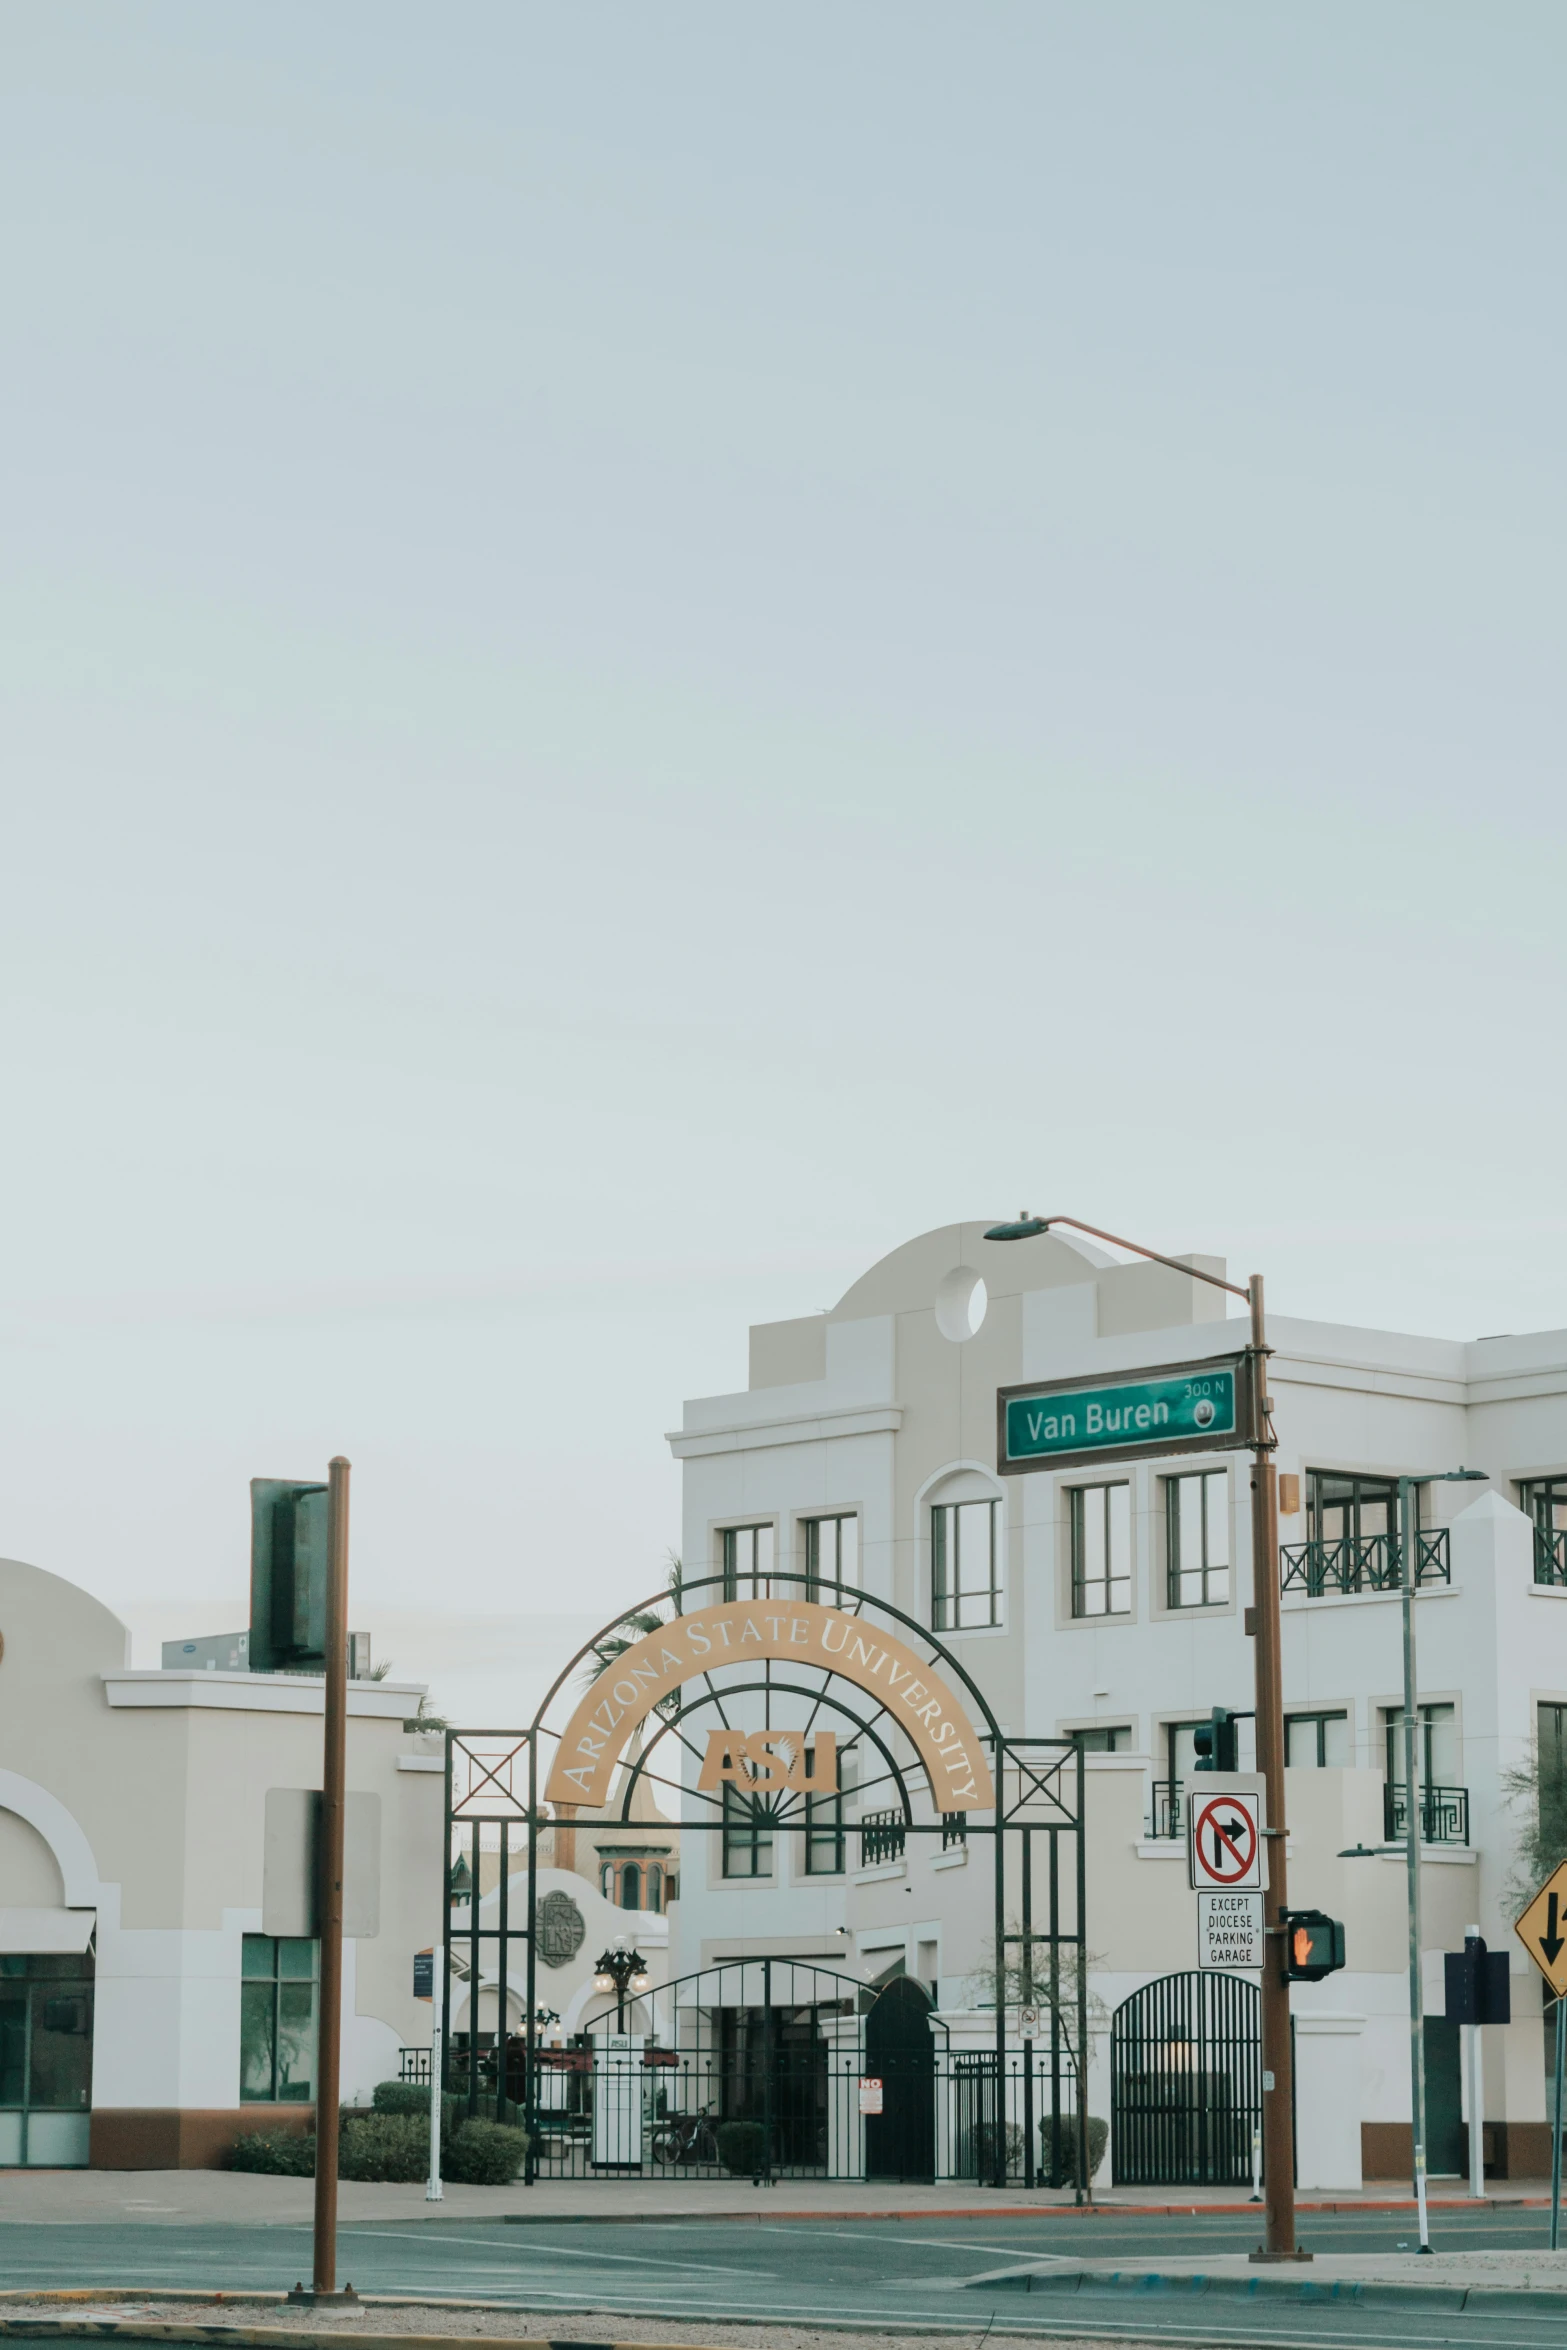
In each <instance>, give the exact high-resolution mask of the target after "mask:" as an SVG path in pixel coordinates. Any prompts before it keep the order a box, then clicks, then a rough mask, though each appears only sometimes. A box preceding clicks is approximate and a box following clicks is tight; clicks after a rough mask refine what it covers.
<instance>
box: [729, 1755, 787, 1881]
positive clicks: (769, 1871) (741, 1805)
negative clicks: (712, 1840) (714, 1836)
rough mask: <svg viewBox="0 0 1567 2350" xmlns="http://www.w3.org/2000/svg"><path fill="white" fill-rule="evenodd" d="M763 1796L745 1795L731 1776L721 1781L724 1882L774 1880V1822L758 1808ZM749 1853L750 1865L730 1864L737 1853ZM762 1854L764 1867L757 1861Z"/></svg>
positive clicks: (759, 1860)
mask: <svg viewBox="0 0 1567 2350" xmlns="http://www.w3.org/2000/svg"><path fill="white" fill-rule="evenodd" d="M762 1802H763V1798H762V1797H760V1796H757V1795H748V1794H747V1793H746V1791H745V1789H744V1788H743V1787H737V1786H735V1784H734V1782H733V1781H732V1780H730V1779H726V1780H725V1781H724V1786H723V1808H722V1811H721V1813H720V1818H721V1821H722V1826H721V1828H720V1831H719V1852H720V1862H719V1867H720V1873H721V1875H722V1876H723V1878H724V1880H725V1881H726V1882H727V1883H732V1884H745V1885H751V1884H758V1883H770V1882H775V1881H776V1872H775V1865H774V1858H773V1840H774V1835H775V1832H776V1831H775V1823H774V1822H773V1820H772V1819H771V1818H770V1817H769V1816H767V1815H766V1814H765V1813H764V1812H763V1811H762V1809H761V1806H762ZM741 1855H745V1856H748V1857H749V1859H750V1862H751V1866H750V1867H749V1868H739V1867H731V1866H730V1862H731V1860H732V1859H735V1858H737V1857H738V1856H741ZM764 1858H765V1860H766V1864H767V1865H766V1867H765V1868H764V1867H761V1866H760V1865H759V1863H760V1862H761V1861H762V1860H763V1859H764Z"/></svg>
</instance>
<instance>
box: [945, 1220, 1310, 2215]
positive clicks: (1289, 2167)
mask: <svg viewBox="0 0 1567 2350" xmlns="http://www.w3.org/2000/svg"><path fill="white" fill-rule="evenodd" d="M1056 1224H1062V1225H1065V1226H1066V1227H1067V1228H1068V1229H1069V1230H1070V1231H1073V1232H1082V1233H1086V1234H1087V1235H1088V1237H1089V1239H1091V1240H1102V1241H1106V1242H1108V1244H1109V1246H1110V1247H1111V1248H1124V1249H1127V1250H1129V1251H1130V1252H1131V1254H1132V1255H1133V1256H1137V1257H1143V1258H1145V1259H1146V1260H1147V1262H1148V1263H1150V1264H1153V1265H1167V1266H1168V1267H1169V1268H1170V1270H1171V1271H1172V1272H1174V1273H1180V1274H1182V1275H1183V1276H1184V1277H1185V1278H1186V1279H1187V1280H1189V1281H1205V1282H1207V1283H1208V1285H1209V1286H1210V1287H1211V1288H1213V1289H1222V1290H1224V1291H1226V1292H1227V1293H1228V1295H1229V1296H1231V1297H1238V1298H1240V1299H1242V1300H1243V1301H1244V1303H1245V1304H1246V1306H1247V1307H1248V1309H1249V1311H1250V1315H1251V1343H1250V1345H1249V1346H1248V1347H1246V1348H1245V1349H1244V1350H1242V1351H1241V1352H1240V1353H1237V1354H1231V1355H1210V1356H1208V1357H1206V1358H1205V1359H1204V1360H1202V1361H1199V1362H1194V1363H1169V1364H1165V1365H1162V1366H1161V1367H1160V1368H1159V1369H1157V1370H1154V1371H1144V1372H1142V1373H1140V1374H1139V1376H1138V1377H1137V1378H1136V1379H1128V1380H1124V1381H1107V1380H1104V1379H1103V1378H1100V1379H1095V1380H1086V1379H1078V1380H1059V1379H1057V1380H1046V1381H1042V1382H1040V1383H1038V1384H1036V1385H1034V1386H1028V1387H1007V1388H1003V1389H1002V1390H1001V1391H1000V1393H999V1394H998V1396H997V1401H996V1409H997V1416H998V1422H999V1427H998V1438H999V1441H998V1445H997V1454H996V1465H997V1467H998V1469H999V1470H1000V1471H1001V1473H1002V1474H1003V1475H1010V1476H1014V1477H1015V1476H1023V1475H1026V1474H1027V1473H1028V1472H1029V1471H1030V1470H1031V1469H1042V1468H1071V1467H1083V1466H1086V1465H1088V1464H1091V1463H1093V1462H1096V1461H1104V1460H1115V1459H1117V1458H1119V1457H1122V1456H1126V1457H1130V1456H1131V1455H1133V1454H1137V1455H1140V1456H1143V1457H1146V1456H1147V1455H1148V1454H1149V1453H1166V1454H1168V1453H1185V1452H1209V1451H1213V1452H1228V1451H1240V1450H1249V1451H1250V1452H1251V1454H1252V1456H1253V1462H1252V1473H1251V1541H1252V1593H1253V1599H1254V1603H1255V1604H1254V1605H1253V1606H1252V1607H1251V1608H1250V1609H1248V1611H1247V1621H1246V1628H1247V1631H1248V1632H1249V1633H1250V1634H1251V1636H1252V1638H1253V1639H1254V1640H1255V1642H1256V1648H1255V1652H1254V1653H1255V1659H1256V1685H1257V1765H1258V1769H1259V1771H1260V1773H1261V1777H1262V1782H1263V1787H1264V1789H1265V1791H1266V1815H1267V1816H1266V1819H1265V1821H1264V1822H1263V1823H1262V1825H1261V1828H1260V1837H1261V1839H1263V1840H1265V1841H1266V1843H1267V1845H1268V1847H1269V1852H1268V1871H1267V1876H1268V1884H1267V1891H1266V1895H1265V1900H1264V1906H1265V1912H1266V1924H1265V1928H1264V1930H1265V1932H1266V1934H1267V1935H1268V1937H1269V1939H1270V1941H1271V1942H1272V1944H1273V1946H1274V1956H1273V1958H1272V1959H1270V1962H1269V1963H1268V1964H1267V1965H1266V1966H1264V1968H1263V1970H1262V1994H1261V2007H1262V2112H1263V2169H1264V2173H1265V2176H1266V2186H1267V2241H1266V2243H1265V2244H1264V2245H1262V2246H1260V2247H1259V2248H1258V2250H1257V2251H1256V2252H1254V2253H1253V2254H1252V2258H1253V2259H1254V2260H1265V2261H1272V2260H1309V2259H1310V2257H1311V2255H1310V2254H1309V2253H1305V2252H1302V2251H1300V2250H1299V2248H1298V2247H1297V2245H1296V2242H1295V2155H1294V2110H1295V2067H1294V2052H1293V2049H1292V2047H1291V2042H1290V2004H1289V1980H1288V1977H1287V1975H1286V1972H1285V1965H1286V1960H1285V1954H1284V1935H1285V1930H1286V1929H1285V1924H1284V1920H1285V1915H1286V1913H1287V1911H1288V1908H1289V1882H1288V1870H1287V1867H1286V1863H1285V1838H1286V1832H1287V1822H1286V1819H1285V1805H1284V1681H1283V1671H1282V1663H1281V1657H1280V1627H1279V1549H1278V1484H1277V1478H1276V1475H1275V1471H1274V1465H1273V1451H1274V1436H1273V1428H1272V1422H1271V1419H1270V1412H1271V1408H1272V1399H1271V1397H1270V1396H1269V1395H1268V1393H1267V1379H1266V1368H1267V1360H1268V1355H1269V1352H1270V1349H1269V1346H1268V1342H1267V1334H1266V1327H1265V1321H1264V1313H1263V1284H1262V1275H1261V1274H1260V1273H1254V1274H1253V1275H1252V1277H1251V1279H1250V1280H1249V1281H1248V1282H1247V1283H1246V1285H1245V1286H1244V1288H1242V1287H1241V1286H1240V1284H1238V1283H1237V1282H1234V1281H1223V1280H1221V1279H1220V1278H1219V1276H1218V1275H1217V1274H1216V1273H1208V1272H1205V1271H1204V1270H1203V1268H1202V1267H1201V1266H1200V1265H1194V1264H1190V1263H1185V1264H1183V1263H1182V1261H1181V1259H1180V1258H1179V1257H1166V1256H1161V1255H1160V1253H1159V1251H1158V1250H1157V1249H1152V1248H1144V1247H1143V1245H1142V1243H1141V1242H1140V1241H1136V1240H1127V1239H1125V1238H1124V1237H1123V1236H1122V1235H1121V1234H1120V1233H1118V1232H1105V1231H1102V1230H1101V1229H1100V1227H1099V1226H1098V1225H1097V1224H1085V1223H1084V1222H1083V1221H1082V1219H1081V1218H1080V1217H1078V1216H1030V1215H1028V1214H1026V1213H1025V1214H1024V1215H1022V1216H1020V1217H1019V1219H1018V1221H1017V1222H1016V1223H1015V1224H996V1225H993V1226H992V1227H991V1229H990V1230H989V1231H988V1232H987V1233H986V1235H985V1238H986V1239H987V1240H1033V1239H1036V1238H1037V1237H1038V1236H1039V1235H1040V1234H1041V1233H1044V1232H1048V1231H1049V1230H1050V1229H1051V1227H1052V1225H1056ZM1069 1422H1070V1425H1068V1423H1069Z"/></svg>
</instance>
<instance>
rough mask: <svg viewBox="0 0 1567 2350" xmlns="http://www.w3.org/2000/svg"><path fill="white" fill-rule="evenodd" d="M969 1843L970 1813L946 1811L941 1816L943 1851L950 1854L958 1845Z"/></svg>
mask: <svg viewBox="0 0 1567 2350" xmlns="http://www.w3.org/2000/svg"><path fill="white" fill-rule="evenodd" d="M967 1842H968V1813H967V1812H966V1811H944V1812H943V1813H942V1815H941V1849H942V1851H943V1852H950V1851H951V1850H952V1848H953V1846H954V1845H956V1844H966V1843H967Z"/></svg>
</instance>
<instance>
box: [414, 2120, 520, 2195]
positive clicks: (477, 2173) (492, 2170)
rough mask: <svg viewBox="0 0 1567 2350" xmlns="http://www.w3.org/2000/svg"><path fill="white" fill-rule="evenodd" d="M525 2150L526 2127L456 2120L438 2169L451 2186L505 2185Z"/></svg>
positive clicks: (443, 2149) (518, 2165)
mask: <svg viewBox="0 0 1567 2350" xmlns="http://www.w3.org/2000/svg"><path fill="white" fill-rule="evenodd" d="M527 2151H528V2133H527V2131H526V2130H514V2129H511V2128H509V2127H508V2126H507V2124H506V2123H505V2122H481V2121H471V2122H460V2123H459V2124H458V2126H457V2128H456V2129H455V2130H454V2131H453V2132H452V2134H451V2137H450V2139H449V2140H448V2142H447V2143H446V2144H445V2145H444V2146H443V2147H442V2149H441V2170H442V2174H443V2175H444V2176H445V2177H446V2178H448V2179H450V2180H451V2181H452V2183H453V2185H454V2186H460V2187H507V2186H510V2184H511V2182H512V2180H513V2179H514V2178H515V2177H516V2176H517V2173H518V2172H519V2171H520V2170H521V2168H522V2163H523V2157H524V2155H525V2154H526V2153H527ZM419 2176H420V2177H421V2178H422V2177H423V2176H424V2173H423V2171H421V2172H420V2173H419Z"/></svg>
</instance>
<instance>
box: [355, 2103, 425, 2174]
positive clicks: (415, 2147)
mask: <svg viewBox="0 0 1567 2350" xmlns="http://www.w3.org/2000/svg"><path fill="white" fill-rule="evenodd" d="M429 2168H430V2125H429V2123H428V2122H427V2121H421V2120H420V2119H419V2117H418V2115H417V2114H412V2113H369V2114H366V2115H365V2116H364V2117H363V2118H362V2119H360V2120H356V2121H351V2122H348V2123H346V2124H345V2126H344V2129H343V2133H342V2136H341V2138H340V2139H339V2141H338V2149H337V2170H338V2176H339V2178H344V2179H397V2180H401V2181H403V2182H404V2183H405V2184H407V2183H410V2182H411V2181H413V2180H414V2179H422V2178H424V2177H426V2176H427V2175H428V2172H429Z"/></svg>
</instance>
